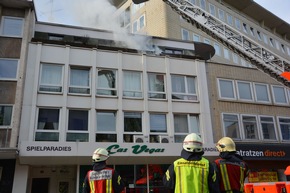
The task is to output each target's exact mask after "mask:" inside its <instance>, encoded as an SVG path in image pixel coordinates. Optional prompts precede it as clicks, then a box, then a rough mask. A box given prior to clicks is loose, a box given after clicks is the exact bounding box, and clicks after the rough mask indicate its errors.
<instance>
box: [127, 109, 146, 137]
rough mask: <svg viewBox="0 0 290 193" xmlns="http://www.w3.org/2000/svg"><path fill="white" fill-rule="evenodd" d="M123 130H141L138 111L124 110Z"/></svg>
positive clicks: (140, 117) (140, 115)
mask: <svg viewBox="0 0 290 193" xmlns="http://www.w3.org/2000/svg"><path fill="white" fill-rule="evenodd" d="M124 131H125V132H142V114H141V113H139V112H125V113H124Z"/></svg>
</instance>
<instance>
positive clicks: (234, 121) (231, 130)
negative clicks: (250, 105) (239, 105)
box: [222, 114, 241, 139]
mask: <svg viewBox="0 0 290 193" xmlns="http://www.w3.org/2000/svg"><path fill="white" fill-rule="evenodd" d="M222 116H223V127H224V131H225V136H228V137H231V138H233V139H241V136H240V129H239V117H238V115H235V114H223V115H222Z"/></svg>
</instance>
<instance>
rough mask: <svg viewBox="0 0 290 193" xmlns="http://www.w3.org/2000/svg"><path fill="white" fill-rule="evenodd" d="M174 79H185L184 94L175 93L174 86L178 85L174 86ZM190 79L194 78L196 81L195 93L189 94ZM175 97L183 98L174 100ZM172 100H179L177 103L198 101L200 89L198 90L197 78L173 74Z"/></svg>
mask: <svg viewBox="0 0 290 193" xmlns="http://www.w3.org/2000/svg"><path fill="white" fill-rule="evenodd" d="M174 77H177V78H178V77H179V78H183V85H184V92H175V91H174V90H175V89H173V86H175V85H176V84H174V82H173V78H174ZM189 78H193V81H194V85H193V87H194V91H195V93H189V92H190V86H191V85H188V79H189ZM173 96H182V98H174V97H173ZM171 98H172V100H177V101H189V102H192V101H198V100H199V97H198V88H197V78H196V76H188V75H179V74H171Z"/></svg>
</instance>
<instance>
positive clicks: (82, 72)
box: [69, 67, 91, 94]
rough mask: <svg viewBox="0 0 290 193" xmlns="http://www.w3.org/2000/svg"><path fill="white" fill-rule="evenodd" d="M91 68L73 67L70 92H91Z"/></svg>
mask: <svg viewBox="0 0 290 193" xmlns="http://www.w3.org/2000/svg"><path fill="white" fill-rule="evenodd" d="M90 92H91V89H90V69H89V68H81V67H71V69H70V85H69V93H74V94H90Z"/></svg>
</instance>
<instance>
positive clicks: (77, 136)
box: [66, 110, 89, 142]
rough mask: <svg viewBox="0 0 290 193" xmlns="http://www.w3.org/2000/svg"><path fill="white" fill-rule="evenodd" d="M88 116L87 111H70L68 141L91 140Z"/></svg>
mask: <svg viewBox="0 0 290 193" xmlns="http://www.w3.org/2000/svg"><path fill="white" fill-rule="evenodd" d="M88 114H89V113H88V111H87V110H69V116H68V129H67V134H66V141H80V142H87V141H88V140H89V134H88V116H89V115H88Z"/></svg>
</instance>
